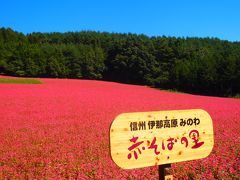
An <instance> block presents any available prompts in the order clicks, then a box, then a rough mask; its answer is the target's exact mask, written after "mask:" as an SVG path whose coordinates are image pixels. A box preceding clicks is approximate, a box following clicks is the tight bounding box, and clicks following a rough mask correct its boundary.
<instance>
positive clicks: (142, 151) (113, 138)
mask: <svg viewBox="0 0 240 180" xmlns="http://www.w3.org/2000/svg"><path fill="white" fill-rule="evenodd" d="M213 144H214V138H213V125H212V119H211V117H210V115H209V114H208V113H207V112H206V111H204V110H201V109H192V110H174V111H158V112H139V113H124V114H120V115H119V116H117V117H116V118H115V120H114V121H113V122H112V125H111V128H110V151H111V156H112V159H113V161H114V162H115V163H116V164H117V165H118V166H119V167H121V168H123V169H132V168H140V167H146V166H154V165H161V164H170V163H174V162H180V161H187V160H194V159H200V158H205V157H207V156H208V155H209V154H210V152H211V151H212V148H213Z"/></svg>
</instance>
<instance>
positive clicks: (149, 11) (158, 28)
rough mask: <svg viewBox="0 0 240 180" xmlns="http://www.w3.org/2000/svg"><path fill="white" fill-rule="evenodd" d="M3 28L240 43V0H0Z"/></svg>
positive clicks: (25, 31) (0, 17) (0, 23)
mask: <svg viewBox="0 0 240 180" xmlns="http://www.w3.org/2000/svg"><path fill="white" fill-rule="evenodd" d="M0 4H1V7H0V26H1V27H10V28H12V29H14V30H16V31H19V32H23V33H31V32H66V31H81V30H95V31H107V32H119V33H128V32H131V33H137V34H146V35H148V36H162V35H165V36H177V37H187V36H188V37H217V38H220V39H224V40H230V41H240V0H164V1H163V0H118V1H116V0H101V1H100V0H99V1H97V0H85V1H83V0H0Z"/></svg>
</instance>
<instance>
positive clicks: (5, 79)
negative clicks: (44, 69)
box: [0, 78, 42, 84]
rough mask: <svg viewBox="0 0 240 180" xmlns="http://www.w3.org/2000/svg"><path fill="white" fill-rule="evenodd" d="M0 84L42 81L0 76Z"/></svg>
mask: <svg viewBox="0 0 240 180" xmlns="http://www.w3.org/2000/svg"><path fill="white" fill-rule="evenodd" d="M0 84H42V81H40V80H37V79H22V78H19V79H7V78H0Z"/></svg>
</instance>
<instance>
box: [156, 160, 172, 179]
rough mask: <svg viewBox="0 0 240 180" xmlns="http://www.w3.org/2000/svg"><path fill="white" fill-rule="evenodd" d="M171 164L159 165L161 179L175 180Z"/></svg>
mask: <svg viewBox="0 0 240 180" xmlns="http://www.w3.org/2000/svg"><path fill="white" fill-rule="evenodd" d="M170 169H171V164H164V165H160V166H158V173H159V180H173V175H171V172H170Z"/></svg>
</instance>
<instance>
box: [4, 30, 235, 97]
mask: <svg viewBox="0 0 240 180" xmlns="http://www.w3.org/2000/svg"><path fill="white" fill-rule="evenodd" d="M0 74H4V75H12V76H23V77H53V78H77V79H99V80H107V81H116V82H123V83H131V84H140V85H148V86H151V87H155V88H161V89H174V90H178V91H183V92H188V93H193V94H203V95H214V96H235V95H239V94H240V42H229V41H223V40H220V39H217V38H175V37H165V36H159V37H149V36H146V35H137V34H130V33H126V34H120V33H107V32H94V31H81V32H66V33H38V32H36V33H31V34H27V35H24V34H23V33H19V32H16V31H14V30H12V29H10V28H0Z"/></svg>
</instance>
